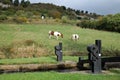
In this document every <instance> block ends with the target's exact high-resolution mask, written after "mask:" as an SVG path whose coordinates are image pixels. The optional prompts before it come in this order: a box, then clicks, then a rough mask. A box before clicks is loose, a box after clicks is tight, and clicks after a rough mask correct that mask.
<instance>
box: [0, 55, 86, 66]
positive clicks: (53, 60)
mask: <svg viewBox="0 0 120 80" xmlns="http://www.w3.org/2000/svg"><path fill="white" fill-rule="evenodd" d="M84 58H86V57H84ZM56 59H57V57H56V56H47V57H39V58H17V59H1V60H0V64H1V65H7V64H44V63H46V64H47V63H53V64H56V63H58V62H57V61H56ZM63 61H74V62H78V57H77V56H63Z"/></svg>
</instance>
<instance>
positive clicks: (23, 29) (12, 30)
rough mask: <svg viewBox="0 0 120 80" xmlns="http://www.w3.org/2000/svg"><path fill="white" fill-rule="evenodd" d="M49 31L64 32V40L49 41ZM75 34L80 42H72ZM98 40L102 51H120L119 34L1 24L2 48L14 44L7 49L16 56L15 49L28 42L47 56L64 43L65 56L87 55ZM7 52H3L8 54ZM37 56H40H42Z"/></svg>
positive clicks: (75, 28) (56, 25) (0, 41)
mask: <svg viewBox="0 0 120 80" xmlns="http://www.w3.org/2000/svg"><path fill="white" fill-rule="evenodd" d="M49 30H55V31H60V32H62V33H63V34H64V38H59V40H56V39H55V38H52V39H48V31H49ZM73 33H77V34H79V36H80V39H79V40H78V41H72V40H71V35H72V34H73ZM96 39H100V40H102V51H104V50H120V46H119V45H120V34H119V33H114V32H106V31H98V30H90V29H82V28H79V27H76V26H72V25H65V24H0V47H10V45H13V44H14V45H15V46H14V47H12V48H11V49H9V48H7V49H5V50H6V51H10V52H11V53H12V52H13V53H14V54H18V53H17V51H16V50H15V48H16V47H20V45H19V44H21V43H22V42H25V41H27V40H28V41H33V42H35V43H37V44H39V47H41V48H42V49H41V50H39V51H41V52H38V53H43V54H47V55H50V54H54V46H55V45H57V44H58V43H59V42H62V43H63V53H64V55H67V54H71V53H72V54H76V53H77V52H78V53H77V54H84V53H87V50H86V47H87V46H88V45H89V44H94V42H95V40H96ZM21 47H22V48H23V47H24V46H23V45H22V46H21ZM3 49H4V48H3ZM8 49H9V50H8ZM5 50H3V51H4V52H6V51H5ZM22 51H23V50H22ZM31 52H32V51H31ZM33 52H35V51H33ZM19 53H23V52H19ZM25 53H26V52H25ZM28 53H30V52H28ZM1 54H2V53H1ZM5 54H6V55H7V56H9V55H10V54H9V53H8V52H6V53H5ZM22 55H24V54H22ZM32 56H35V55H32ZM37 56H40V54H39V55H37Z"/></svg>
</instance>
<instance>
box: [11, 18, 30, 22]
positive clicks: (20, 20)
mask: <svg viewBox="0 0 120 80" xmlns="http://www.w3.org/2000/svg"><path fill="white" fill-rule="evenodd" d="M13 21H15V22H16V23H27V22H28V19H27V18H26V17H15V18H13Z"/></svg>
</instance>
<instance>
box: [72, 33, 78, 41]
mask: <svg viewBox="0 0 120 80" xmlns="http://www.w3.org/2000/svg"><path fill="white" fill-rule="evenodd" d="M71 39H72V40H74V41H77V40H78V39H79V35H78V34H72V36H71Z"/></svg>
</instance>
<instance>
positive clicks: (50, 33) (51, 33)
mask: <svg viewBox="0 0 120 80" xmlns="http://www.w3.org/2000/svg"><path fill="white" fill-rule="evenodd" d="M52 36H55V37H56V39H57V40H58V37H59V36H60V37H61V38H63V34H62V33H60V32H57V31H49V39H51V37H52Z"/></svg>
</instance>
